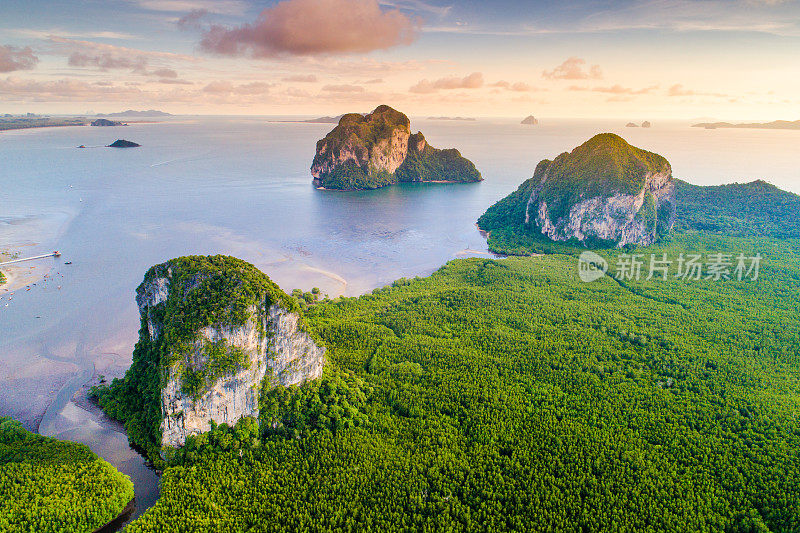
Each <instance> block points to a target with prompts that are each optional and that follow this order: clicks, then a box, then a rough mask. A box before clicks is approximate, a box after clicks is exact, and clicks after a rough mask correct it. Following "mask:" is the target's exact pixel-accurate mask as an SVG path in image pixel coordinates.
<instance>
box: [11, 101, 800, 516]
mask: <svg viewBox="0 0 800 533" xmlns="http://www.w3.org/2000/svg"><path fill="white" fill-rule="evenodd" d="M626 122H627V120H620V121H615V122H607V123H602V122H582V121H566V120H561V121H548V120H543V121H542V123H541V124H540V125H539V126H536V127H525V126H521V125H519V124H517V123H516V121H502V120H496V121H477V122H436V121H426V120H414V121H413V123H412V126H413V127H414V128H415V129H421V130H422V131H423V132H424V133H425V135H426V137H427V139H428V141H429V142H430V143H431V144H433V145H434V146H437V147H451V146H455V147H457V148H459V149H460V150H461V152H462V153H463V154H464V155H465V156H466V157H468V158H470V159H472V160H473V161H474V162H475V164H476V165H477V167H478V169H479V170H480V171H481V172H482V173H483V176H484V177H485V178H486V179H485V181H484V182H482V183H476V184H465V185H443V184H429V185H426V184H417V185H411V184H409V185H402V186H395V187H389V188H385V189H381V190H377V191H364V192H335V191H319V190H316V189H315V188H314V187H313V186H312V185H311V176H310V174H309V167H310V164H311V160H312V158H313V155H314V146H315V143H316V141H317V139H319V138H320V137H322V136H324V135H325V133H326V132H327V131H328V130H329V129H330V128H331V126H330V125H326V124H301V123H275V122H269V121H268V119H266V118H224V117H221V118H175V119H171V120H169V121H167V122H163V123H158V124H136V125H131V126H128V127H125V128H90V127H83V128H49V129H40V130H25V131H18V132H5V133H0V191H1V192H0V194H2V199H3V201H2V204H0V205H2V211H0V250H9V251H14V252H20V253H21V254H22V255H23V256H27V255H37V254H38V253H45V252H48V251H51V250H54V249H58V250H60V251H61V252H62V254H63V255H62V256H61V257H60V258H57V259H46V260H40V261H37V262H34V263H31V264H30V265H25V267H24V268H25V269H27V270H26V272H25V273H26V275H27V276H30V277H31V279H34V278H37V277H39V278H41V276H42V275H43V273H44V272H45V271H46V272H47V274H48V277H47V278H46V279H38V281H36V285H35V286H30V290H26V289H25V288H22V289H19V290H17V291H16V292H15V294H14V296H13V298H12V297H11V296H10V294H9V293H8V292H4V291H3V290H1V289H0V328H2V335H0V414H2V415H11V416H14V417H16V418H18V419H20V420H22V421H23V422H24V423H25V424H26V426H27V427H29V428H32V429H37V428H38V429H39V430H40V431H41V432H43V433H46V434H52V435H57V436H61V437H62V438H71V439H73V440H77V441H80V442H85V443H87V444H89V445H90V446H91V447H92V448H93V449H94V450H95V451H97V452H98V453H100V454H101V455H103V456H104V457H106V458H107V459H109V460H110V461H112V462H113V463H114V464H116V465H117V466H118V467H120V468H121V469H122V470H123V471H126V472H128V473H129V474H131V475H132V476H133V477H134V478H135V479H136V481H137V494H138V496H137V497H138V499H139V503H140V510H139V512H140V511H141V509H144V508H146V507H147V506H148V505H150V504H151V503H152V501H154V500H155V497H156V496H157V486H156V484H157V483H156V477H155V475H154V474H153V473H152V472H150V471H149V470H147V469H146V467H145V466H144V464H143V463H142V461H141V459H140V458H138V456H136V455H135V454H133V453H132V452H131V451H130V450H128V449H127V446H126V445H125V439H124V436H121V435H120V434H119V433H118V432H116V431H113V430H112V429H110V428H109V425H108V424H106V423H104V422H103V421H102V420H100V419H99V418H98V416H97V415H96V413H91V412H89V411H85V410H83V409H82V408H80V407H79V406H78V405H76V403H75V402H73V401H71V397H72V395H73V393H75V392H76V391H77V390H78V388H79V387H80V386H81V384H82V383H83V382H85V381H86V379H87V378H88V377H89V376H92V375H93V374H94V375H98V374H102V375H105V376H107V377H109V378H110V377H114V376H120V375H122V374H123V373H124V371H125V369H126V368H127V366H128V365H129V364H130V354H131V351H132V348H133V344H134V342H135V340H136V336H137V332H138V328H139V319H138V312H137V309H136V306H135V303H134V290H135V288H136V286H137V285H138V284H139V283H140V282H141V280H142V277H143V275H144V273H145V271H146V270H147V269H148V268H149V267H150V266H152V265H153V264H156V263H159V262H162V261H165V260H167V259H169V258H172V257H175V256H180V255H186V254H216V253H223V254H231V255H235V256H237V257H241V258H243V259H246V260H248V261H251V262H253V263H254V264H256V265H257V266H258V267H259V268H261V269H262V270H264V271H265V272H266V273H267V274H268V275H270V276H271V277H272V278H273V279H274V280H275V281H277V282H278V283H279V284H280V285H281V287H283V288H284V289H285V290H287V291H289V290H291V289H293V288H295V287H298V288H302V289H304V290H308V289H310V288H312V287H314V286H317V287H320V288H321V289H322V291H323V293H327V294H330V295H331V296H335V295H338V294H346V295H351V296H352V295H358V294H362V293H364V292H366V291H369V290H371V289H373V288H375V287H378V286H381V285H384V284H386V283H389V282H391V281H392V280H394V279H396V278H399V277H401V276H406V277H412V276H416V275H425V274H429V273H430V272H432V271H433V270H435V269H436V268H438V267H439V266H441V265H442V264H443V263H444V262H446V261H448V260H450V259H454V258H458V257H464V256H468V255H482V254H486V245H485V242H484V239H483V238H482V237H481V236H480V234H479V233H478V232H477V230H476V228H475V226H474V223H475V220H476V219H477V218H478V216H480V214H481V213H483V211H484V210H485V209H486V208H487V207H488V206H489V205H491V204H492V203H493V202H495V201H497V200H498V199H500V198H502V197H503V196H505V195H506V194H508V193H509V192H511V191H512V190H514V189H515V188H516V187H517V186H518V185H519V184H520V183H521V182H522V181H523V180H524V179H526V178H528V177H529V176H530V175H531V174H532V173H533V169H534V167H535V166H536V163H537V162H538V161H539V160H541V159H543V158H553V157H555V156H556V155H558V153H560V152H563V151H565V150H570V149H572V148H573V147H575V146H577V145H578V144H580V143H581V142H583V141H585V140H586V139H588V138H589V137H590V136H591V135H593V134H595V133H600V132H603V131H614V132H616V133H619V134H621V135H623V136H624V137H625V138H626V139H628V140H629V141H630V142H631V143H632V144H635V145H637V146H640V147H642V148H646V149H648V150H652V151H655V152H658V153H660V154H662V155H664V156H665V157H666V158H667V159H668V160H670V162H671V163H672V165H673V169H674V173H675V176H676V177H678V178H681V179H685V180H687V181H690V182H693V183H698V184H717V183H726V182H732V181H750V180H753V179H766V180H768V181H771V182H773V183H775V184H777V185H779V186H781V187H783V188H785V189H789V190H792V191H795V192H800V173H798V171H797V170H796V169H797V168H800V165H798V155H797V154H798V152H799V151H798V147H799V146H800V132H797V131H769V130H714V131H707V130H701V129H697V128H689V127H688V125H687V124H679V123H670V124H658V123H656V124H655V125H654V127H653V128H652V129H647V130H645V129H628V128H624V127H621V126H622V125H624V124H625V123H626ZM117 138H125V139H128V140H132V141H135V142H138V143H140V144H142V147H141V148H136V149H128V150H115V149H110V148H102V147H98V146H103V145H107V144H109V143H111V142H113V141H114V140H116V139H117ZM78 145H86V146H87V147H89V148H86V149H78V148H76V147H77V146H78ZM67 262H71V263H72V264H71V265H67V264H66V263H67ZM31 266H33V267H35V268H33V269H30V267H31ZM48 407H49V409H48ZM45 411H47V412H46V414H45ZM40 422H41V425H40Z"/></svg>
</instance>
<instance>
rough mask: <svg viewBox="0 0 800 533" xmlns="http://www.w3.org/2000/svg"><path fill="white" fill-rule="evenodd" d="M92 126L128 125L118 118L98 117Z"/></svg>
mask: <svg viewBox="0 0 800 533" xmlns="http://www.w3.org/2000/svg"><path fill="white" fill-rule="evenodd" d="M91 125H92V126H98V127H111V126H127V124H125V123H124V122H118V121H116V120H108V119H105V118H98V119H97V120H95V121H94V122H92V124H91Z"/></svg>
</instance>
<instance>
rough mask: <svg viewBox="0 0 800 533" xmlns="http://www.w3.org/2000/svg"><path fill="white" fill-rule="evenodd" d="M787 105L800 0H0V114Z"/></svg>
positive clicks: (659, 113)
mask: <svg viewBox="0 0 800 533" xmlns="http://www.w3.org/2000/svg"><path fill="white" fill-rule="evenodd" d="M381 103H387V104H390V105H392V106H395V107H397V108H399V109H402V110H403V111H405V112H406V113H408V114H412V115H430V114H435V115H467V116H515V117H516V116H520V115H522V116H525V115H527V114H529V113H533V114H535V115H536V116H544V117H620V116H623V117H630V118H639V119H651V118H687V119H688V118H694V117H716V118H721V119H732V120H749V119H754V120H772V119H777V118H782V119H791V120H796V119H800V1H797V0H785V1H780V0H771V1H770V0H764V1H758V0H697V1H691V0H653V1H614V2H612V1H603V0H597V1H591V0H582V1H573V2H571V1H564V2H549V1H542V2H533V1H531V2H512V1H509V0H501V1H492V2H488V1H480V0H474V1H473V0H471V1H443V0H428V1H419V0H396V1H394V0H385V1H376V0H285V1H283V2H269V1H265V0H218V1H215V0H83V1H70V0H2V2H0V114H1V113H18V112H28V111H31V112H37V113H86V112H88V111H92V112H110V111H120V110H122V109H128V108H134V109H149V108H155V109H161V110H164V111H168V112H171V113H191V114H307V115H321V114H340V113H342V112H346V111H368V110H370V109H372V108H374V107H375V106H376V105H378V104H381Z"/></svg>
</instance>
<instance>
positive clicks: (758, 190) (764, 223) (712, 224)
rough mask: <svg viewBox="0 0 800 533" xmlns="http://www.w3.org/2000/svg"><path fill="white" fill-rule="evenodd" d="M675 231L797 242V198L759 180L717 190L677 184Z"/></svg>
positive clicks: (799, 223) (799, 205)
mask: <svg viewBox="0 0 800 533" xmlns="http://www.w3.org/2000/svg"><path fill="white" fill-rule="evenodd" d="M675 200H676V202H677V203H678V220H677V221H676V223H675V227H676V229H679V230H698V231H706V232H711V233H717V234H721V235H731V236H738V237H776V238H795V239H796V238H800V196H798V195H796V194H794V193H790V192H786V191H783V190H781V189H779V188H778V187H776V186H774V185H772V184H770V183H767V182H765V181H762V180H757V181H753V182H750V183H733V184H730V185H719V186H706V187H703V186H699V185H692V184H690V183H686V182H682V181H679V182H678V188H677V190H676V195H675Z"/></svg>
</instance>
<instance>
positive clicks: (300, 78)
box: [283, 74, 317, 83]
mask: <svg viewBox="0 0 800 533" xmlns="http://www.w3.org/2000/svg"><path fill="white" fill-rule="evenodd" d="M283 81H288V82H296V83H315V82H316V81H317V77H316V76H315V75H314V74H308V75H303V74H296V75H294V76H287V77H285V78H283Z"/></svg>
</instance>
